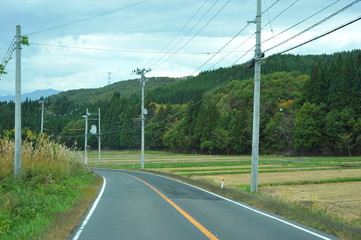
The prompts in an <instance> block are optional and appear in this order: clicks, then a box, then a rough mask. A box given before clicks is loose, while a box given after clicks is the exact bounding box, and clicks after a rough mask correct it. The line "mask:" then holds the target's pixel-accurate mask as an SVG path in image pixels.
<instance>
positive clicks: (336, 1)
mask: <svg viewBox="0 0 361 240" xmlns="http://www.w3.org/2000/svg"><path fill="white" fill-rule="evenodd" d="M339 1H340V0H337V1H335V2H333V3H331V4H329V5H327V6H326V7H324V8H322V9H321V10H319V11H317V12H315V13H314V14H312V15H311V16H309V17H307V18H305V19H303V20H302V21H300V22H298V23H296V24H294V25H292V26H291V27H289V28H287V29H285V30H283V31H282V32H280V33H278V34H276V35H275V36H274V37H277V36H279V35H281V34H283V33H285V32H287V31H288V30H290V29H292V28H294V27H296V26H298V25H300V24H301V23H304V22H305V21H307V20H308V19H310V18H312V17H314V16H316V15H317V14H319V13H321V12H323V11H324V10H326V9H327V8H329V7H331V6H333V5H335V4H336V3H337V2H339ZM271 39H272V37H271V38H268V39H266V40H264V41H262V44H263V43H265V42H267V41H269V40H271Z"/></svg>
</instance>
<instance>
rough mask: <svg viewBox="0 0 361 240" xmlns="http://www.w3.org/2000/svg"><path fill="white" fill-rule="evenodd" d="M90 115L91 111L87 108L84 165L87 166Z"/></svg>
mask: <svg viewBox="0 0 361 240" xmlns="http://www.w3.org/2000/svg"><path fill="white" fill-rule="evenodd" d="M88 116H89V112H88V109H86V112H85V115H84V116H83V117H85V133H84V166H85V167H86V166H87V164H88Z"/></svg>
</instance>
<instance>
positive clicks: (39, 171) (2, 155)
mask: <svg viewBox="0 0 361 240" xmlns="http://www.w3.org/2000/svg"><path fill="white" fill-rule="evenodd" d="M79 160H80V156H79V155H78V154H77V153H75V152H72V151H70V149H68V148H67V147H66V146H64V145H61V144H58V143H56V142H55V141H53V140H51V139H50V137H49V136H46V135H39V136H33V137H27V138H26V139H25V140H24V141H22V148H21V161H22V170H21V175H22V177H24V178H33V177H36V178H41V179H42V180H43V181H51V180H54V179H58V178H64V177H67V176H68V175H69V174H74V170H75V169H77V168H78V167H79V164H80V162H79ZM13 172H14V141H13V140H11V139H6V138H5V139H0V179H2V178H6V177H8V176H9V175H12V174H13ZM39 180H40V179H39Z"/></svg>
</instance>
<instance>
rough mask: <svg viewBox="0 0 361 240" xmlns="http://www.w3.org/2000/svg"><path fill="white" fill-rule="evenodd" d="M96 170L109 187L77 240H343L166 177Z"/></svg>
mask: <svg viewBox="0 0 361 240" xmlns="http://www.w3.org/2000/svg"><path fill="white" fill-rule="evenodd" d="M95 172H96V173H97V174H100V175H102V176H103V177H104V178H105V180H106V184H105V186H104V188H103V189H102V191H101V193H100V195H99V197H98V199H97V201H96V202H95V204H94V205H93V207H92V209H91V210H90V212H89V214H88V215H87V216H86V218H85V220H84V222H82V223H81V224H80V227H79V229H78V230H77V231H76V232H75V233H74V236H72V237H71V238H70V239H72V240H93V239H94V240H112V239H125V240H131V239H135V240H142V239H157V240H163V239H164V240H168V239H169V240H178V239H187V240H188V239H192V240H193V239H196V240H198V239H200V240H201V239H231V240H238V239H245V240H258V239H262V240H268V239H270V240H272V239H275V240H282V239H285V240H286V239H287V240H289V239H291V240H320V239H338V238H336V237H334V236H330V235H327V234H324V233H322V232H320V231H317V230H315V229H312V228H309V227H306V226H303V225H301V224H298V223H295V222H292V221H288V220H286V219H284V218H282V217H280V216H277V215H274V214H270V213H266V212H263V211H260V210H257V209H254V208H252V207H250V206H248V205H246V204H243V203H241V202H234V201H231V200H228V199H225V198H223V197H220V196H217V195H215V194H212V193H209V192H207V191H204V190H202V189H198V188H195V187H193V186H190V185H187V184H183V183H180V182H178V181H174V180H172V179H168V178H165V177H160V176H156V175H153V174H148V173H142V172H132V171H117V170H96V171H95Z"/></svg>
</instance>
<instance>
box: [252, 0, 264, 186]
mask: <svg viewBox="0 0 361 240" xmlns="http://www.w3.org/2000/svg"><path fill="white" fill-rule="evenodd" d="M261 14H262V13H261V0H257V15H256V20H255V22H256V49H255V54H254V63H255V69H254V101H253V134H252V168H251V187H250V188H251V189H250V190H251V192H257V188H258V154H259V113H260V85H261V84H260V82H261V58H262V57H264V54H263V53H262V52H261Z"/></svg>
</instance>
